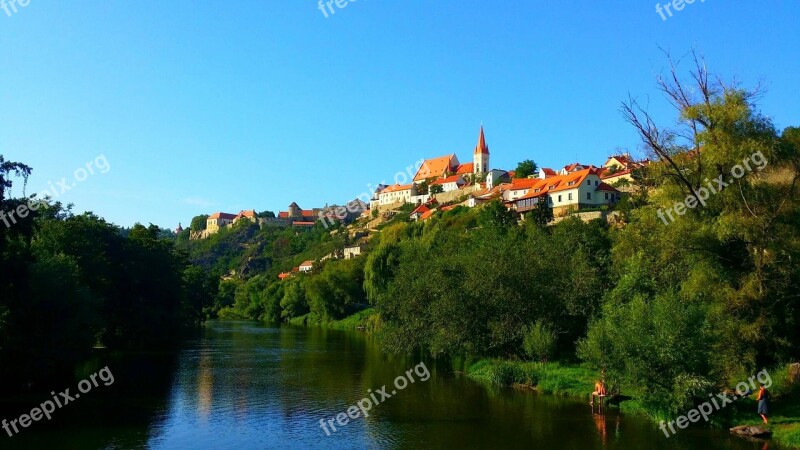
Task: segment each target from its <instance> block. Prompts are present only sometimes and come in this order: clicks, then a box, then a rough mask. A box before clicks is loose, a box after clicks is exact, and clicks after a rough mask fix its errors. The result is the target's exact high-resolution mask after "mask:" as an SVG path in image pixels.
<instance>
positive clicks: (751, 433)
mask: <svg viewBox="0 0 800 450" xmlns="http://www.w3.org/2000/svg"><path fill="white" fill-rule="evenodd" d="M731 433H733V434H736V435H739V436H742V437H746V438H758V439H767V438H769V437H770V436H772V432H771V431H769V430H767V429H765V428H761V427H757V426H752V425H739V426H738V427H733V428H731Z"/></svg>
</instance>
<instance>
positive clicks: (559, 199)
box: [558, 195, 561, 203]
mask: <svg viewBox="0 0 800 450" xmlns="http://www.w3.org/2000/svg"><path fill="white" fill-rule="evenodd" d="M558 203H561V195H559V196H558Z"/></svg>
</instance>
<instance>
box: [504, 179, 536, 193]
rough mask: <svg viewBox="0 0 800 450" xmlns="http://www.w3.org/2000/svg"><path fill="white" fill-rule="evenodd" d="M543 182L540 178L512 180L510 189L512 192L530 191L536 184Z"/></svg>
mask: <svg viewBox="0 0 800 450" xmlns="http://www.w3.org/2000/svg"><path fill="white" fill-rule="evenodd" d="M539 181H541V180H540V179H539V178H512V179H511V186H510V187H509V189H510V190H512V191H518V190H520V189H530V188H531V187H532V186H533V185H534V184H536V183H538V182H539Z"/></svg>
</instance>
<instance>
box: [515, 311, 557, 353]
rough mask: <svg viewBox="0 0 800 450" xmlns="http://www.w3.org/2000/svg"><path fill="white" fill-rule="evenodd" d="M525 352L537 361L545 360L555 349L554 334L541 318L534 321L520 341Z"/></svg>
mask: <svg viewBox="0 0 800 450" xmlns="http://www.w3.org/2000/svg"><path fill="white" fill-rule="evenodd" d="M522 346H523V348H524V349H525V353H526V354H527V355H528V356H529V357H531V358H532V359H535V360H537V361H542V362H547V360H548V359H550V357H552V356H553V352H554V351H555V349H556V334H555V332H553V330H551V329H550V327H548V326H547V325H546V324H544V323H543V322H542V321H541V320H538V321H536V323H534V324H533V325H532V326H531V327H530V328H529V329H528V332H527V334H526V335H525V340H524V341H523V342H522Z"/></svg>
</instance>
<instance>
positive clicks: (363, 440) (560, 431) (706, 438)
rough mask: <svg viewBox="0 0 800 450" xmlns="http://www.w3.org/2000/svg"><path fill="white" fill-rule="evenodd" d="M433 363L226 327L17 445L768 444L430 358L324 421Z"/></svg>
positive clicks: (336, 338)
mask: <svg viewBox="0 0 800 450" xmlns="http://www.w3.org/2000/svg"><path fill="white" fill-rule="evenodd" d="M419 362H420V361H419V359H418V358H410V357H402V356H395V355H387V354H384V353H382V352H381V351H380V349H379V348H378V347H377V346H376V345H375V343H374V342H372V340H371V339H370V338H369V337H367V336H365V335H363V334H361V333H356V332H340V331H333V330H325V329H304V328H296V327H290V326H266V325H259V324H255V323H250V322H215V323H212V324H210V325H209V327H208V328H207V330H206V332H205V334H204V336H203V337H202V338H200V339H197V340H195V341H192V342H189V343H188V345H187V346H186V348H185V349H184V350H183V351H182V352H181V353H180V355H179V356H178V357H177V359H172V360H167V361H163V360H161V361H159V360H157V359H156V360H153V359H152V358H151V359H149V360H148V359H147V358H144V359H142V358H140V359H130V360H126V361H118V362H117V363H118V364H121V365H124V367H125V369H124V370H117V367H116V366H113V365H112V367H113V368H114V369H113V370H114V374H115V376H116V378H117V382H116V383H115V385H114V386H115V387H117V385H120V387H123V389H120V390H117V391H116V392H115V393H114V396H113V397H106V398H98V399H97V401H96V402H94V403H92V404H90V403H89V402H88V399H87V403H83V399H81V403H80V404H76V406H80V407H81V409H77V408H76V410H74V411H75V412H80V414H76V415H75V417H73V419H74V420H72V421H69V422H68V423H61V424H60V425H59V426H57V427H54V428H53V427H51V428H39V429H36V430H31V431H30V432H28V433H26V436H25V437H24V439H20V440H16V439H17V437H15V438H14V439H15V441H14V444H15V447H14V448H81V449H95V448H111V449H116V448H120V449H122V448H125V449H128V448H154V449H184V448H191V449H228V448H237V449H261V448H281V449H283V448H304V449H305V448H314V449H317V448H332V449H361V448H369V449H406V448H426V449H451V448H459V449H461V448H465V449H499V448H531V447H533V448H547V449H588V450H592V449H611V450H615V449H637V450H638V449H645V448H646V449H657V450H660V449H669V450H678V449H680V450H683V449H695V448H703V449H710V450H716V449H720V450H721V449H737V450H738V449H742V450H744V449H747V450H765V449H766V446H764V445H762V444H760V443H749V442H745V441H741V440H739V439H737V438H735V437H732V436H730V435H728V434H727V433H724V432H711V431H708V430H699V429H698V430H691V429H690V430H682V432H681V433H680V434H679V435H677V436H674V437H671V438H669V439H666V438H664V436H663V434H662V433H661V432H660V431H659V430H658V429H657V428H656V427H655V426H654V425H653V424H652V423H650V422H647V421H645V420H641V419H638V418H634V417H625V416H622V415H620V413H619V411H618V410H617V409H613V408H605V410H604V411H603V412H602V413H600V414H598V413H597V411H592V410H590V409H589V408H587V406H589V405H588V404H587V403H586V401H585V400H584V401H580V400H567V399H562V398H557V397H552V396H541V395H537V394H535V393H532V392H518V391H514V390H511V389H499V388H496V387H491V386H484V385H481V384H478V383H475V382H472V381H471V380H467V379H464V378H463V377H461V376H456V375H453V373H452V369H451V368H450V367H449V365H444V364H441V363H439V364H438V365H437V363H436V362H435V361H426V366H427V367H428V369H429V370H430V372H431V377H430V379H428V380H427V381H425V382H421V381H419V380H417V381H416V382H415V383H414V384H410V385H409V386H408V387H407V388H406V389H405V390H403V391H401V392H398V393H397V394H396V395H393V396H392V397H391V398H389V399H387V400H385V401H384V402H382V403H381V404H379V405H378V406H376V407H374V408H373V409H372V410H371V411H369V416H368V417H366V418H363V417H360V418H358V419H354V420H352V421H350V423H348V424H347V425H346V426H344V427H337V428H338V430H337V432H336V433H333V434H332V435H331V436H326V434H325V432H324V431H323V430H322V429H321V427H320V424H319V420H320V419H333V418H335V416H336V415H337V414H339V413H341V412H343V411H346V409H347V407H349V406H351V405H354V404H355V403H356V402H357V401H358V400H360V399H362V398H364V397H365V396H367V392H368V390H369V389H372V390H375V389H376V388H380V387H381V386H383V385H386V386H387V387H389V388H390V389H389V391H391V390H392V389H393V388H394V387H393V386H392V383H393V380H394V379H395V378H396V377H397V376H399V375H402V374H404V373H405V372H406V371H407V370H409V369H412V368H413V367H414V366H415V365H417V364H418V363H419ZM117 363H115V364H117ZM87 411H88V412H87ZM89 417H94V418H95V419H94V420H92V419H89ZM3 444H8V442H7V441H4V440H2V439H0V446H2V445H3ZM770 448H771V449H772V450H778V449H777V447H775V446H773V445H770Z"/></svg>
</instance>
